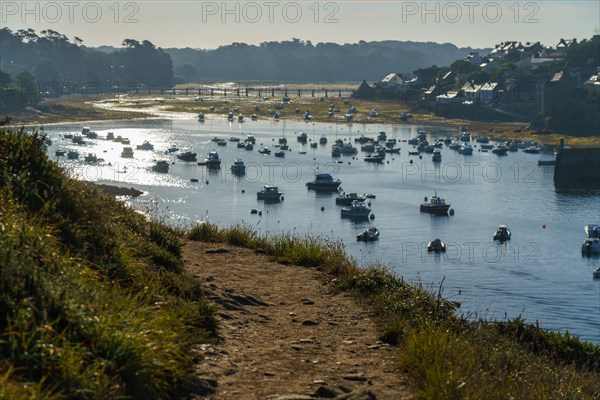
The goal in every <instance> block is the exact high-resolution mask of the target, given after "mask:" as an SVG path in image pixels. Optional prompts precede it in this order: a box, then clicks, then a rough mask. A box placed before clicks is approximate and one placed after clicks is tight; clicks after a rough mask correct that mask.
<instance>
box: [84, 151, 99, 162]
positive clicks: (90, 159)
mask: <svg viewBox="0 0 600 400" xmlns="http://www.w3.org/2000/svg"><path fill="white" fill-rule="evenodd" d="M83 160H84V161H85V162H86V163H95V162H98V157H97V156H96V154H94V153H88V155H86V156H85V157H84V158H83Z"/></svg>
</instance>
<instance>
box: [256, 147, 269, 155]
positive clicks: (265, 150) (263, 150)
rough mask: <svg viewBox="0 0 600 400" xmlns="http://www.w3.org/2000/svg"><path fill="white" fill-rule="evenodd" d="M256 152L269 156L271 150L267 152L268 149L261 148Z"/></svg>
mask: <svg viewBox="0 0 600 400" xmlns="http://www.w3.org/2000/svg"><path fill="white" fill-rule="evenodd" d="M258 152H259V153H260V154H271V150H269V148H268V147H262V148H260V150H258Z"/></svg>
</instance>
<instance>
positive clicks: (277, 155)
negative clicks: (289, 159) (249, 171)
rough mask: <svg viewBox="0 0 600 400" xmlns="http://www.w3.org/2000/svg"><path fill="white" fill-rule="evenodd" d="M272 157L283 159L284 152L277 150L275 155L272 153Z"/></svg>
mask: <svg viewBox="0 0 600 400" xmlns="http://www.w3.org/2000/svg"><path fill="white" fill-rule="evenodd" d="M273 155H274V156H275V157H280V158H283V157H285V151H283V150H279V151H276V152H275V153H273Z"/></svg>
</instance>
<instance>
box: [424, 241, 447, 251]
mask: <svg viewBox="0 0 600 400" xmlns="http://www.w3.org/2000/svg"><path fill="white" fill-rule="evenodd" d="M427 251H428V252H430V253H431V252H434V253H445V252H446V243H444V242H442V241H441V240H440V239H433V240H432V241H431V242H429V243H427Z"/></svg>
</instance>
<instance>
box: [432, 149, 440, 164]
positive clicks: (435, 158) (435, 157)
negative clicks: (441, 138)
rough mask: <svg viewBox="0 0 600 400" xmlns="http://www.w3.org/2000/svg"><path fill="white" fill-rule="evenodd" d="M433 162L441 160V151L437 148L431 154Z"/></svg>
mask: <svg viewBox="0 0 600 400" xmlns="http://www.w3.org/2000/svg"><path fill="white" fill-rule="evenodd" d="M431 160H432V161H433V162H441V161H442V152H441V151H439V150H434V151H433V156H432V157H431Z"/></svg>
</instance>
